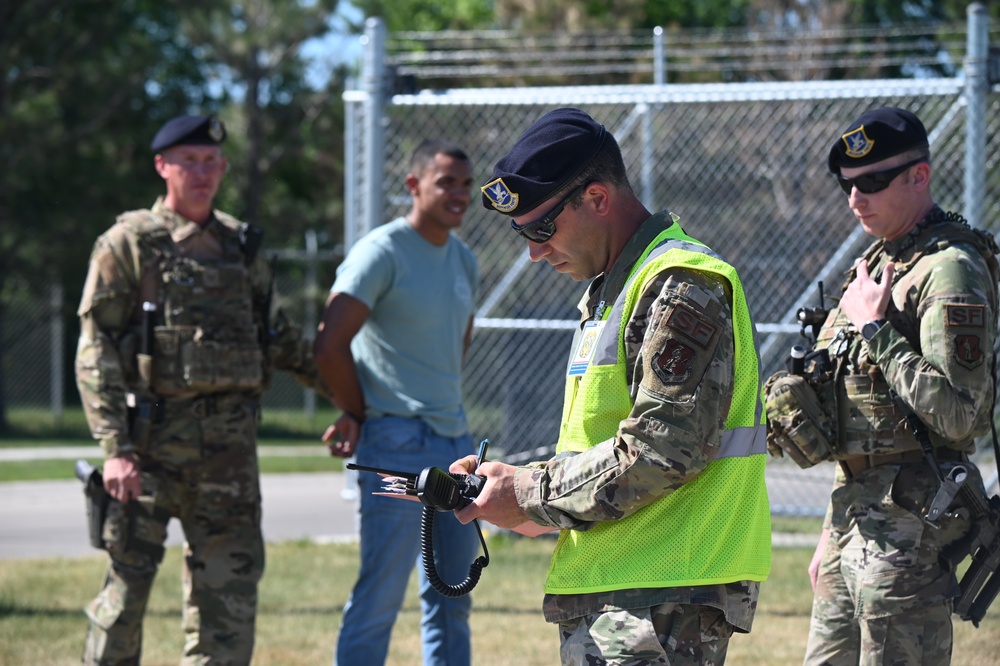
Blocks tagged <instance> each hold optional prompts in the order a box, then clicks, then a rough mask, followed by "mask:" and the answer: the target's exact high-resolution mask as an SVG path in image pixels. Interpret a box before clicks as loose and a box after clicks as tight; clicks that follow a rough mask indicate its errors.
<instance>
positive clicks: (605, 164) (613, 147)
mask: <svg viewBox="0 0 1000 666" xmlns="http://www.w3.org/2000/svg"><path fill="white" fill-rule="evenodd" d="M594 181H601V182H602V183H610V184H611V185H613V186H614V187H615V188H616V189H618V190H619V191H620V192H625V193H628V192H632V191H633V190H632V184H631V183H629V180H628V173H627V172H626V170H625V160H624V159H623V158H622V151H621V148H620V147H619V146H618V142H617V141H616V140H615V137H614V136H612V134H611V133H610V132H609V133H608V136H607V139H605V141H604V145H603V146H601V149H600V150H599V151H597V154H596V155H594V158H593V159H592V160H590V163H589V164H588V165H587V166H585V167H584V168H583V171H582V172H581V173H580V175H579V176H577V177H576V178H574V179H573V181H572V182H570V183H568V184H567V187H565V188H563V190H562V191H563V192H566V191H569V190H571V189H573V188H574V187H577V186H578V185H583V184H586V183H592V182H594ZM582 200H583V192H580V193H579V194H578V195H576V196H575V197H573V200H572V201H571V202H570V206H571V207H573V208H574V209H575V208H578V207H579V205H580V202H581V201H582Z"/></svg>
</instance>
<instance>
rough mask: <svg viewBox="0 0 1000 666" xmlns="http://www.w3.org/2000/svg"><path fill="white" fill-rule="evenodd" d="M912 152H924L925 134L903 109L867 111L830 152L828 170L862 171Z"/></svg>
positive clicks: (890, 108) (922, 128) (915, 118)
mask: <svg viewBox="0 0 1000 666" xmlns="http://www.w3.org/2000/svg"><path fill="white" fill-rule="evenodd" d="M915 148H927V130H926V129H924V124H923V123H922V122H920V119H919V118H917V117H916V116H915V115H913V114H912V113H911V112H909V111H907V110H906V109H898V108H895V107H891V106H889V107H884V108H881V109H873V110H871V111H866V112H865V113H863V114H862V115H861V117H860V118H858V119H857V120H855V121H854V122H853V123H851V124H850V125H849V126H848V127H847V129H846V130H844V132H843V133H842V134H841V136H840V138H839V139H837V140H836V141H835V142H834V144H833V146H832V147H831V148H830V156H829V157H828V158H827V167H828V168H829V169H830V173H834V174H839V173H840V168H841V167H848V168H854V167H862V166H867V165H869V164H874V163H875V162H881V161H882V160H884V159H888V158H890V157H893V156H895V155H899V154H900V153H905V152H906V151H908V150H913V149H915Z"/></svg>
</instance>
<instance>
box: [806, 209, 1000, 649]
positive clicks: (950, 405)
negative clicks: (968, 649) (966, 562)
mask: <svg viewBox="0 0 1000 666" xmlns="http://www.w3.org/2000/svg"><path fill="white" fill-rule="evenodd" d="M996 252H997V248H996V245H995V243H994V242H993V239H992V238H991V237H989V236H987V235H985V234H982V235H980V234H979V233H978V232H975V231H973V230H972V229H970V228H969V227H968V226H967V225H966V224H965V223H964V221H963V220H961V218H960V217H958V216H956V215H954V214H945V213H944V212H942V211H941V210H940V209H938V208H935V209H934V210H933V211H932V212H931V213H930V214H929V215H928V217H927V218H926V219H924V220H923V221H922V222H921V223H920V224H919V225H918V226H917V228H916V229H915V230H914V231H913V232H911V233H910V234H908V235H907V236H905V237H903V238H901V239H898V240H896V241H892V242H889V241H885V242H883V241H877V242H876V243H875V244H874V245H872V247H871V248H869V250H868V252H867V253H866V258H867V259H868V264H869V267H870V273H871V275H872V276H873V277H874V276H878V275H880V274H881V271H882V269H883V267H884V266H885V265H886V263H887V262H889V261H892V262H894V263H895V266H896V276H895V278H894V284H893V287H892V299H891V301H890V303H889V308H888V310H887V312H886V319H887V321H888V324H889V325H887V326H883V327H882V328H881V329H880V330H879V331H878V332H877V333H876V334H875V335H874V337H873V338H872V339H871V341H870V342H869V343H866V342H864V340H863V338H862V337H861V336H860V335H859V334H858V332H857V331H856V330H854V327H853V326H852V325H850V323H849V321H848V319H847V317H846V316H845V315H844V314H843V313H842V312H841V311H840V310H839V309H835V310H833V311H832V312H831V313H830V315H829V317H828V318H827V321H826V323H825V324H824V326H823V328H822V329H821V330H820V332H819V335H818V340H817V347H818V348H827V349H828V350H829V352H830V357H831V359H833V360H834V364H835V367H836V368H837V370H836V373H835V376H836V384H835V391H836V399H835V402H836V406H835V407H831V406H829V405H828V406H827V408H828V411H829V412H830V413H835V414H837V443H836V446H835V453H834V457H835V458H836V459H837V460H838V461H840V465H839V469H838V472H837V479H836V482H835V485H834V490H833V494H832V497H831V501H830V506H829V510H828V514H827V518H826V522H825V526H824V527H825V528H829V529H830V538H829V541H828V544H827V547H826V550H825V552H824V553H823V558H822V562H821V565H820V570H819V576H818V580H817V584H816V595H815V599H814V603H813V615H812V623H811V628H810V634H809V643H808V648H807V653H806V657H805V663H806V664H833V665H839V664H859V663H860V664H887V663H898V664H914V663H925V664H947V663H949V662H950V659H951V649H952V625H951V611H952V599H953V597H954V596H955V595H956V594H957V592H958V586H957V581H956V577H955V572H954V567H953V565H951V564H949V563H948V562H945V561H944V560H943V559H942V558H940V557H939V556H940V554H941V552H942V550H943V549H944V548H946V547H947V546H948V545H949V544H951V543H954V542H955V541H956V540H958V539H960V538H961V537H963V536H964V535H965V534H966V533H967V532H968V531H969V529H970V520H969V511H968V509H966V508H965V507H963V506H961V500H956V502H954V503H953V505H952V506H951V507H949V511H948V512H947V513H946V514H945V515H944V517H942V518H941V519H940V520H939V521H938V526H931V525H929V524H928V523H927V522H925V519H924V518H925V516H926V509H927V505H928V503H929V502H930V500H931V499H932V498H933V496H934V494H935V492H936V490H937V488H938V485H939V482H938V480H937V477H936V474H935V472H934V471H933V470H932V468H931V467H930V465H929V464H927V463H926V461H925V457H924V454H923V452H922V451H921V449H920V445H919V443H918V441H917V440H916V438H915V437H914V434H913V431H911V430H910V429H909V427H908V426H907V425H906V423H905V421H904V420H903V413H902V411H900V409H899V407H898V406H897V405H895V404H894V403H893V400H892V398H891V396H890V394H889V388H890V387H892V388H893V389H894V390H895V392H896V393H897V394H898V396H899V397H900V398H901V399H902V401H903V402H904V403H906V405H909V407H910V408H912V409H913V411H914V412H915V413H916V415H917V416H919V418H920V420H921V421H923V423H925V424H926V426H927V428H928V429H929V431H930V432H929V436H930V440H931V442H932V443H933V446H934V449H935V457H936V459H937V460H938V461H939V463H940V464H941V466H942V468H943V469H945V470H947V469H948V466H949V465H950V464H954V462H953V461H957V460H966V459H967V454H968V453H971V452H972V451H974V448H975V443H974V437H975V436H977V435H980V434H983V433H985V432H987V431H988V429H989V425H990V417H991V413H990V412H991V405H992V399H993V388H992V385H991V370H990V369H991V366H992V356H993V352H992V347H993V341H994V339H995V338H996V314H997V291H996V283H997V278H998V276H1000V270H998V266H997V261H996V259H995V257H994V254H995V253H996ZM853 278H854V275H853V271H852V274H851V276H850V278H849V279H848V283H850V281H851V280H853ZM876 279H877V278H876ZM972 467H973V468H974V466H972ZM974 471H975V470H974ZM973 482H974V483H978V484H979V485H980V486H981V484H982V482H981V479H978V478H977V479H974V480H973Z"/></svg>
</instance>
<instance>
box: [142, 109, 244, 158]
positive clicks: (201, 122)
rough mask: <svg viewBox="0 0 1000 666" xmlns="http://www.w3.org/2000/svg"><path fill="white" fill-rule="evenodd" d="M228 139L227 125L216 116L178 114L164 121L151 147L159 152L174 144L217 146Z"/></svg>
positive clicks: (155, 151)
mask: <svg viewBox="0 0 1000 666" xmlns="http://www.w3.org/2000/svg"><path fill="white" fill-rule="evenodd" d="M225 140H226V126H225V125H223V124H222V121H221V120H219V119H218V118H216V117H215V116H177V117H176V118H173V119H171V120H168V121H167V122H166V123H164V125H163V127H161V128H160V130H159V131H158V132H157V133H156V136H154V137H153V142H152V143H151V144H150V146H149V147H150V148H152V149H153V152H154V153H159V152H162V151H164V150H166V149H167V148H171V147H173V146H181V145H184V146H217V145H221V144H222V142H223V141H225Z"/></svg>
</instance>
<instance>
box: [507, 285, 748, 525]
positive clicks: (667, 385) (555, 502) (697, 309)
mask: <svg viewBox="0 0 1000 666" xmlns="http://www.w3.org/2000/svg"><path fill="white" fill-rule="evenodd" d="M676 308H684V309H687V310H689V311H691V312H693V313H694V314H695V315H696V316H698V317H701V318H703V319H705V320H706V321H707V322H711V324H713V325H714V327H715V334H714V335H713V336H712V338H711V340H710V341H709V343H708V344H707V345H706V346H704V347H702V346H699V345H698V344H695V343H694V342H693V341H692V340H690V339H688V338H686V337H685V336H684V333H682V332H681V331H679V330H677V329H675V328H673V327H672V326H671V325H670V324H669V315H670V314H671V313H672V312H673V311H674V310H675V309H676ZM679 347H683V348H685V349H687V350H691V351H692V352H694V354H693V355H692V356H691V360H690V363H688V364H687V365H684V366H680V365H679V364H666V363H662V360H661V362H660V363H658V362H657V359H662V358H663V357H666V356H667V355H666V354H664V355H663V357H661V352H663V351H664V350H666V349H677V348H679ZM625 348H626V370H627V373H628V382H629V390H630V397H631V400H632V405H633V406H632V411H631V413H630V414H629V416H628V418H627V419H625V420H624V421H622V422H621V424H620V426H619V430H618V435H617V437H615V438H614V439H611V440H608V441H605V442H602V443H600V444H598V445H597V446H595V447H594V448H592V449H589V450H588V451H585V452H583V453H579V454H577V455H571V456H562V457H560V456H557V457H556V458H554V459H552V460H550V461H548V462H545V463H538V464H536V465H532V466H530V467H527V468H521V469H519V470H517V472H516V474H515V493H516V495H517V499H518V504H519V505H520V507H521V508H522V509H523V510H524V511H525V512H526V513H527V514H528V516H529V517H530V518H531V519H532V520H534V521H535V522H538V523H541V524H545V525H552V526H556V527H560V528H562V529H577V530H585V529H588V528H590V527H592V526H593V525H594V524H596V523H598V522H602V521H607V520H616V519H620V518H623V517H625V516H627V515H629V514H631V513H634V512H635V511H637V510H639V509H640V508H642V507H644V506H646V505H648V504H650V503H652V502H653V501H655V500H656V499H658V498H660V497H663V496H664V495H667V494H668V493H671V492H673V491H674V490H677V489H678V488H680V487H681V486H683V485H684V484H685V483H687V482H688V481H690V480H691V479H693V478H694V477H696V476H697V475H698V474H699V473H701V471H702V470H704V469H705V467H706V466H707V465H708V464H709V463H710V462H711V461H712V460H713V458H714V456H715V454H716V452H717V450H718V447H719V444H720V438H721V433H722V429H723V427H724V424H725V420H726V415H727V413H728V411H729V405H730V403H731V400H732V388H733V364H734V351H733V329H732V305H731V293H730V290H729V287H728V285H726V284H724V281H720V280H719V279H717V278H715V277H713V276H710V275H709V274H706V273H700V272H695V271H690V270H685V269H679V268H672V269H669V270H667V271H665V272H664V273H661V274H659V275H658V276H656V278H654V279H653V280H652V281H651V282H650V284H649V285H648V286H647V287H646V289H645V291H644V293H643V294H642V296H641V298H640V299H639V301H638V303H637V304H636V307H635V309H634V311H633V312H632V316H631V318H630V320H629V321H628V323H627V324H626V341H625Z"/></svg>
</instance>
